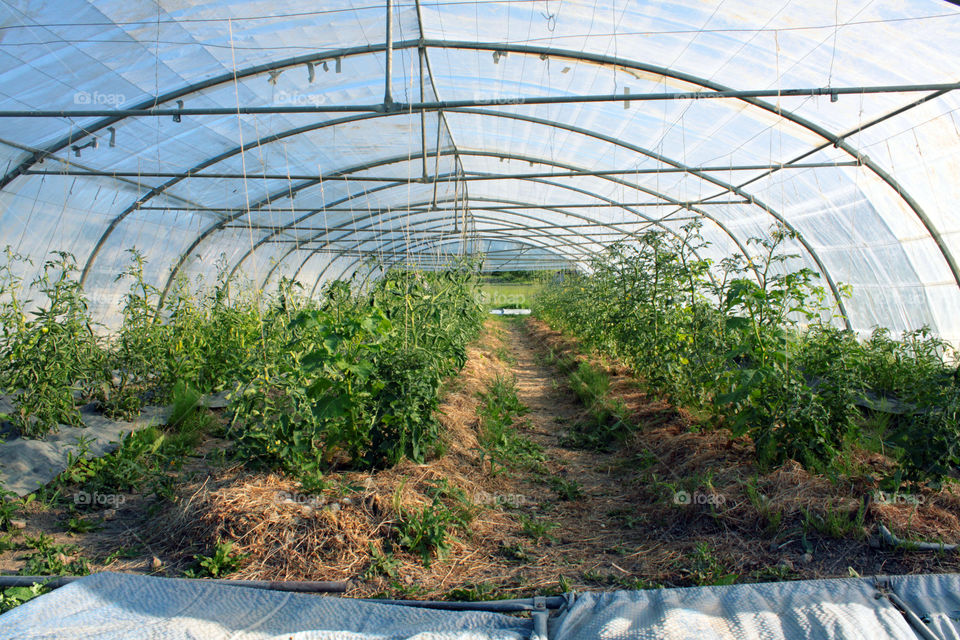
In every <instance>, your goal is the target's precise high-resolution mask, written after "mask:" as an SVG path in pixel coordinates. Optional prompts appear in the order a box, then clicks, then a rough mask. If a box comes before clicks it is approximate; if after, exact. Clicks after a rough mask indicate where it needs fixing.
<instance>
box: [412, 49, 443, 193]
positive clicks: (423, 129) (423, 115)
mask: <svg viewBox="0 0 960 640" xmlns="http://www.w3.org/2000/svg"><path fill="white" fill-rule="evenodd" d="M417 52H418V53H419V55H420V102H423V101H424V100H425V99H426V96H425V95H424V93H425V92H424V86H423V85H424V83H425V82H426V78H424V73H423V72H424V64H423V57H424V55H425V52H424V49H423V47H420V48H419V49H417ZM438 117H439V116H438ZM420 148H421V149H422V150H423V153H422V154H421V155H423V181H424V182H426V181H427V179H428V173H427V112H426V111H421V112H420Z"/></svg>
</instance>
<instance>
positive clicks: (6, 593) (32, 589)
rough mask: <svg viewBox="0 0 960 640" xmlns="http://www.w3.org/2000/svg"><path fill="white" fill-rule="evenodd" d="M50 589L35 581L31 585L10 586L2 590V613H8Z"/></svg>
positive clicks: (0, 601) (0, 604)
mask: <svg viewBox="0 0 960 640" xmlns="http://www.w3.org/2000/svg"><path fill="white" fill-rule="evenodd" d="M47 591H48V589H47V588H46V587H44V586H43V585H42V584H39V583H36V582H34V583H33V584H32V585H30V586H29V587H8V588H6V589H4V590H3V591H0V613H6V612H7V611H9V610H10V609H13V608H14V607H19V606H20V605H21V604H23V603H24V602H27V601H28V600H32V599H33V598H36V597H37V596H39V595H43V594H44V593H46V592H47Z"/></svg>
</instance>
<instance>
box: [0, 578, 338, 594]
mask: <svg viewBox="0 0 960 640" xmlns="http://www.w3.org/2000/svg"><path fill="white" fill-rule="evenodd" d="M83 577H84V576H0V588H6V587H29V586H31V585H33V584H37V583H39V584H42V585H44V586H45V587H50V588H51V589H58V588H60V587H62V586H64V585H66V584H70V583H71V582H75V581H76V580H80V579H81V578H83ZM178 579H181V580H195V581H197V582H201V581H202V582H212V583H215V584H225V585H227V586H230V587H246V588H248V589H269V590H271V591H293V592H297V593H343V592H345V591H346V590H347V583H346V582H305V581H293V580H291V581H284V580H212V579H206V578H201V579H196V578H178Z"/></svg>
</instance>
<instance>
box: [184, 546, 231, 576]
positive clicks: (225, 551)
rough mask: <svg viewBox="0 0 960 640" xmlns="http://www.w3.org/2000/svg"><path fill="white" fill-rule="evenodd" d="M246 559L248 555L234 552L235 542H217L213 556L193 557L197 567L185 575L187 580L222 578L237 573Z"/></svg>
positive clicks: (188, 570) (187, 571) (185, 572)
mask: <svg viewBox="0 0 960 640" xmlns="http://www.w3.org/2000/svg"><path fill="white" fill-rule="evenodd" d="M246 558H247V554H243V553H238V552H236V551H234V549H233V542H231V541H229V540H227V541H226V542H224V541H222V540H217V545H216V548H215V549H214V553H213V555H212V556H205V555H202V554H200V555H195V556H193V559H194V560H196V561H197V566H196V567H195V568H193V569H187V570H186V571H184V572H183V575H184V576H185V577H187V578H222V577H223V576H226V575H229V574H231V573H234V572H236V571H237V570H238V569H239V568H240V565H241V564H242V563H243V561H244V560H245V559H246Z"/></svg>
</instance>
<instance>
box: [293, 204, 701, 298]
mask: <svg viewBox="0 0 960 640" xmlns="http://www.w3.org/2000/svg"><path fill="white" fill-rule="evenodd" d="M555 186H558V187H561V188H565V189H572V190H575V191H580V190H579V189H576V188H574V187H572V186H570V185H555ZM588 195H589V194H588ZM603 199H604V200H609V199H607V198H603ZM474 200H475V201H478V202H491V203H500V204H522V201H519V200H510V199H506V198H486V197H474ZM541 208H542V209H543V210H545V211H553V212H554V213H558V214H560V215H565V216H568V217H571V218H576V219H578V220H584V221H586V222H595V223H597V226H601V227H605V228H608V229H611V230H612V231H613V232H614V233H618V234H620V235H622V236H624V237H632V238H636V237H637V236H636V232H632V233H628V232H624V231H623V230H622V229H617V228H616V227H612V226H611V225H609V224H606V223H603V222H599V221H597V220H594V219H592V218H589V217H587V216H584V215H580V214H577V213H572V212H569V211H567V210H565V209H559V208H556V207H549V206H543V207H541ZM499 212H500V213H501V214H503V215H507V216H514V217H521V218H528V219H531V220H537V221H541V222H548V220H547V219H546V218H540V217H538V216H533V215H531V214H528V213H520V212H517V211H508V210H499ZM400 215H402V214H400ZM370 217H372V216H370ZM639 217H641V219H640V220H638V221H637V223H638V224H647V225H651V226H653V225H655V226H658V227H660V228H661V229H663V231H664V232H666V233H668V234H670V235H672V236H674V237H676V238H678V239H681V238H680V236H679V235H678V234H677V233H676V232H675V231H674V230H672V229H670V228H669V227H665V226H664V225H662V224H661V223H660V222H659V221H657V220H653V219H650V218H647V217H646V216H645V215H643V214H640V216H639ZM366 228H369V227H366ZM319 235H320V234H318V236H315V237H319ZM347 235H350V234H347ZM344 237H347V236H341V237H340V238H337V240H340V239H342V238H344ZM354 246H357V245H354ZM316 251H318V250H315V252H316ZM308 259H309V256H308ZM304 264H306V260H304V262H303V264H301V268H303V265H304ZM328 266H329V265H328ZM326 269H327V267H325V268H324V269H323V270H322V271H321V272H320V277H323V275H324V274H325V273H326ZM299 272H300V270H299V269H298V270H297V271H296V272H295V273H294V277H297V276H298V275H299ZM709 277H710V279H711V280H714V282H716V280H715V279H714V276H713V273H709Z"/></svg>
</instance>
